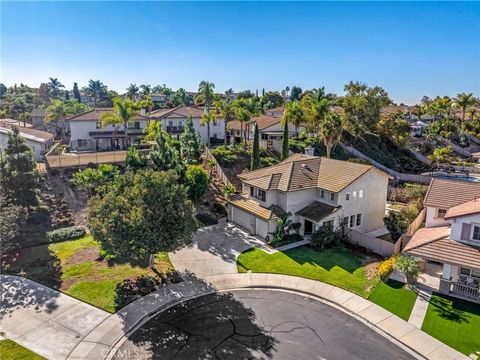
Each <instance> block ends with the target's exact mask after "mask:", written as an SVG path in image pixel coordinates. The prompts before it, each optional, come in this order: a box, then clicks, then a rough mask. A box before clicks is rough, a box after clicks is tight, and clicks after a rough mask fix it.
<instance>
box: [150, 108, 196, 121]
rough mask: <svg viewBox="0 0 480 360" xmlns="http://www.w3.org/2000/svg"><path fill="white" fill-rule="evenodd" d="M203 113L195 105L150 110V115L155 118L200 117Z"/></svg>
mask: <svg viewBox="0 0 480 360" xmlns="http://www.w3.org/2000/svg"><path fill="white" fill-rule="evenodd" d="M203 114H204V109H203V108H200V107H197V106H179V107H176V108H173V109H159V110H155V111H152V112H151V113H150V116H151V117H153V118H156V119H168V118H187V117H189V116H191V117H192V118H200V117H202V116H203Z"/></svg>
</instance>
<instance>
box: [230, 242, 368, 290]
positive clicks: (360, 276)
mask: <svg viewBox="0 0 480 360" xmlns="http://www.w3.org/2000/svg"><path fill="white" fill-rule="evenodd" d="M237 267H238V271H239V272H246V271H247V270H251V271H252V272H258V273H273V274H285V275H293V276H300V277H304V278H308V279H313V280H319V281H323V282H325V283H328V284H332V285H335V286H338V287H340V288H343V289H346V290H349V291H352V292H354V293H356V294H358V295H360V296H363V297H368V295H369V294H370V291H371V287H372V286H373V285H374V284H373V282H374V280H369V279H368V278H367V271H366V268H365V259H364V258H363V257H362V256H360V255H357V254H354V253H352V252H351V251H349V250H347V249H344V248H337V249H328V250H323V251H317V250H313V249H311V248H309V247H306V246H302V247H298V248H295V249H291V250H287V251H284V252H277V253H275V254H267V253H266V252H264V251H262V250H260V249H258V248H253V249H250V250H247V251H245V252H244V253H242V254H240V256H239V257H238V260H237Z"/></svg>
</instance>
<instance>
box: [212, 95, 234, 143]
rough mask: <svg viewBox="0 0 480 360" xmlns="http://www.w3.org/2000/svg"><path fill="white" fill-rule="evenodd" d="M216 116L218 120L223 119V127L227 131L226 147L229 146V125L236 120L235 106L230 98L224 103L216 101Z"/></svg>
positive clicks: (223, 101)
mask: <svg viewBox="0 0 480 360" xmlns="http://www.w3.org/2000/svg"><path fill="white" fill-rule="evenodd" d="M214 106H215V109H216V114H217V118H218V119H223V125H224V130H225V141H224V145H225V146H227V124H228V123H229V122H230V121H232V120H235V105H234V104H233V101H232V100H231V99H230V98H226V99H224V100H222V101H215V103H214Z"/></svg>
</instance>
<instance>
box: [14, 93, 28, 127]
mask: <svg viewBox="0 0 480 360" xmlns="http://www.w3.org/2000/svg"><path fill="white" fill-rule="evenodd" d="M27 109H28V104H27V100H26V99H25V97H24V96H20V97H17V98H15V100H14V101H13V103H12V104H11V105H10V112H17V111H18V112H20V113H22V120H23V126H24V127H26V126H27V124H26V121H25V113H26V112H27Z"/></svg>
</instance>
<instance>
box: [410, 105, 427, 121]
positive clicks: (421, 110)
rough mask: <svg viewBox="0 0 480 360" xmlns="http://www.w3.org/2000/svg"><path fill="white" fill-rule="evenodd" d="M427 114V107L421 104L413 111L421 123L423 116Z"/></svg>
mask: <svg viewBox="0 0 480 360" xmlns="http://www.w3.org/2000/svg"><path fill="white" fill-rule="evenodd" d="M426 113H427V111H426V109H425V106H423V105H421V104H417V105H415V106H414V108H413V111H412V114H413V115H415V116H416V117H417V119H418V120H419V121H421V120H422V116H423V115H425V114H426Z"/></svg>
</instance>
